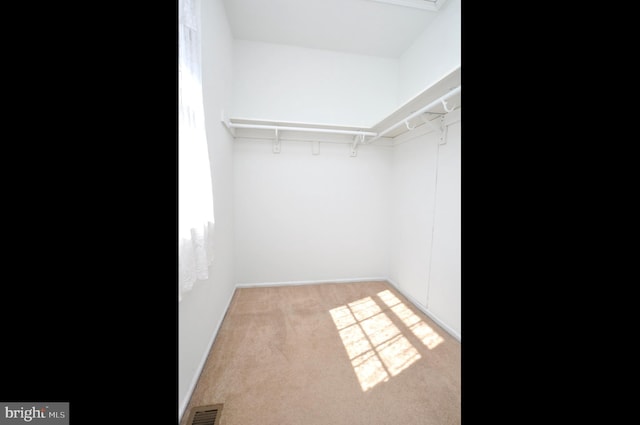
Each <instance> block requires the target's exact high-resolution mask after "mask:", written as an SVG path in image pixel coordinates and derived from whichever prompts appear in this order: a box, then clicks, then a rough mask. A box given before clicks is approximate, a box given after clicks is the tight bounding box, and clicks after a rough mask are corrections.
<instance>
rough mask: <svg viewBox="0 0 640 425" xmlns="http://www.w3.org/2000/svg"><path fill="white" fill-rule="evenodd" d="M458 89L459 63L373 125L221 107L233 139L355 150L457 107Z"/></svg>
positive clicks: (386, 142) (388, 141)
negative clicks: (238, 113) (235, 112)
mask: <svg viewBox="0 0 640 425" xmlns="http://www.w3.org/2000/svg"><path fill="white" fill-rule="evenodd" d="M461 91H462V86H461V70H460V67H458V68H456V69H454V70H453V71H451V72H450V73H448V74H447V75H445V76H444V77H443V78H441V79H440V80H438V81H437V82H436V83H434V84H432V85H431V86H429V87H427V88H426V89H425V90H423V91H422V92H420V93H419V94H418V95H416V96H415V97H413V98H412V99H410V100H409V101H407V102H406V103H404V104H403V105H402V106H400V107H399V108H397V109H396V110H395V111H393V112H392V113H391V114H389V115H388V116H387V117H386V118H384V119H383V120H381V121H379V122H378V123H377V124H375V125H373V126H372V127H361V126H346V125H335V124H318V123H309V122H295V121H277V120H269V119H256V118H237V117H235V118H228V117H226V116H225V113H224V111H223V112H222V123H223V124H224V126H225V127H226V128H227V130H228V131H229V132H230V133H231V135H232V136H233V137H234V138H235V139H245V138H246V139H263V140H264V139H266V140H272V141H274V140H275V141H276V142H279V140H297V141H308V142H311V141H317V142H323V143H345V144H352V145H353V149H354V150H355V149H356V148H357V145H358V144H365V145H366V144H369V143H374V144H379V145H390V146H393V145H394V144H395V143H394V140H395V139H396V138H398V137H400V136H402V135H403V134H405V133H408V132H409V131H412V130H414V129H416V128H418V127H422V126H424V125H428V124H429V123H430V122H431V121H435V120H437V119H438V117H442V116H444V115H446V114H447V113H448V112H451V111H452V110H454V109H459V108H460V106H461ZM429 127H432V128H434V129H435V128H437V125H434V124H431V125H429ZM278 151H279V150H278ZM274 152H275V149H274ZM352 153H353V152H352ZM354 156H355V155H354Z"/></svg>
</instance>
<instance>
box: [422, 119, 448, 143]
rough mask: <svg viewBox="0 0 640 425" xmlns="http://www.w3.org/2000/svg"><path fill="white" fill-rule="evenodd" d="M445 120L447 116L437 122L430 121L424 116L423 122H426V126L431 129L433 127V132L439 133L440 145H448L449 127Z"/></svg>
mask: <svg viewBox="0 0 640 425" xmlns="http://www.w3.org/2000/svg"><path fill="white" fill-rule="evenodd" d="M444 118H445V115H441V116H439V117H438V118H436V119H435V120H433V121H429V120H428V119H426V118H425V117H424V115H423V116H422V121H424V122H425V124H427V125H428V126H429V127H431V128H432V129H433V130H435V131H436V132H437V133H438V140H439V141H438V144H439V145H445V144H447V128H448V127H447V126H446V125H445V123H444Z"/></svg>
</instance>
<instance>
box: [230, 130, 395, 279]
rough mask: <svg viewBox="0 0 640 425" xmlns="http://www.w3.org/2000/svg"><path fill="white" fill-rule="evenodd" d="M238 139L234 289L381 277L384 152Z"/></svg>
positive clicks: (384, 259)
mask: <svg viewBox="0 0 640 425" xmlns="http://www.w3.org/2000/svg"><path fill="white" fill-rule="evenodd" d="M281 143H282V151H281V153H280V154H273V153H272V151H271V149H272V148H271V143H270V142H263V141H236V145H235V175H234V183H235V211H236V280H237V282H238V283H241V284H242V283H265V282H292V281H318V280H320V281H322V280H333V279H351V278H367V277H385V276H387V271H388V255H389V252H388V236H389V234H388V230H389V211H390V209H389V178H390V171H391V170H390V165H391V152H390V149H391V148H390V147H376V146H361V147H359V150H358V156H357V157H351V156H350V155H349V152H350V146H349V145H342V144H330V143H323V144H321V145H320V154H319V155H312V154H311V146H310V144H309V143H306V142H286V141H283V142H281Z"/></svg>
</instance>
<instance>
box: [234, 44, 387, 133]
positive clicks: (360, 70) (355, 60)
mask: <svg viewBox="0 0 640 425" xmlns="http://www.w3.org/2000/svg"><path fill="white" fill-rule="evenodd" d="M233 49H234V53H233V54H234V75H233V107H232V110H231V111H230V112H229V114H228V115H229V116H231V117H242V118H260V119H271V120H279V121H298V122H312V123H329V124H338V125H353V126H364V127H370V126H372V125H374V124H375V123H377V122H378V121H380V120H381V119H383V118H384V117H386V116H387V115H388V114H389V113H390V112H391V111H392V110H393V109H394V108H395V107H396V102H397V99H398V84H399V82H398V75H399V74H398V72H399V71H398V69H399V62H398V60H397V59H389V58H380V57H374V56H364V55H354V54H347V53H340V52H334V51H329V50H318V49H307V48H302V47H293V46H285V45H279V44H269V43H258V42H250V41H241V40H236V41H235V42H234V46H233Z"/></svg>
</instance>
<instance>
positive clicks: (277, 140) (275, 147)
mask: <svg viewBox="0 0 640 425" xmlns="http://www.w3.org/2000/svg"><path fill="white" fill-rule="evenodd" d="M275 130H276V138H275V139H273V153H280V135H279V134H278V129H277V128H276V129H275Z"/></svg>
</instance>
